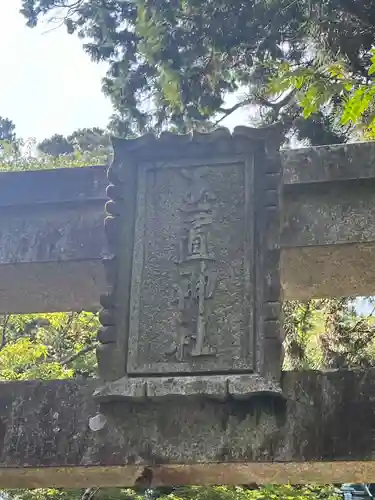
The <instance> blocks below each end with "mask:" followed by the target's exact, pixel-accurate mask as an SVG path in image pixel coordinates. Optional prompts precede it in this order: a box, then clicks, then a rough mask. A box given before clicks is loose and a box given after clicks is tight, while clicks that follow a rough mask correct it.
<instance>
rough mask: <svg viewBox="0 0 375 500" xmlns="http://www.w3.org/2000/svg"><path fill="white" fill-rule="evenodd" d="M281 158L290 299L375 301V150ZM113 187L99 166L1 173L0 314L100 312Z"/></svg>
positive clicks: (353, 147)
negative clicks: (364, 298)
mask: <svg viewBox="0 0 375 500" xmlns="http://www.w3.org/2000/svg"><path fill="white" fill-rule="evenodd" d="M281 157H282V161H283V165H284V195H283V200H282V206H283V213H284V215H283V221H282V228H283V230H282V234H281V245H282V252H281V274H282V281H283V293H284V298H301V299H306V298H309V297H323V296H340V295H366V294H371V293H373V283H374V277H373V276H372V274H373V273H372V272H371V269H372V268H373V262H374V258H375V233H374V221H373V219H374V214H373V208H372V207H373V205H374V204H373V199H374V195H373V194H372V193H373V192H375V182H374V181H375V167H374V164H375V163H374V158H375V144H374V143H371V142H370V143H359V144H347V145H340V146H321V147H315V148H306V149H300V150H290V151H283V152H282V154H281ZM107 184H108V181H107V179H106V172H105V167H103V166H98V167H90V168H87V167H86V168H75V169H58V170H53V171H39V172H12V173H0V219H1V224H0V227H1V228H4V229H2V230H1V231H0V243H1V244H0V310H1V312H15V313H28V312H42V311H67V310H81V309H91V308H97V307H98V306H99V295H100V293H101V292H102V291H105V288H106V282H105V274H104V272H103V266H102V264H101V259H102V257H103V256H108V257H109V256H110V249H109V248H108V245H107V242H106V235H105V233H104V230H103V218H104V214H103V206H104V204H105V202H106V200H107V194H106V192H105V188H106V185H107ZM271 195H272V193H270V194H269V196H271ZM332 214H335V217H332ZM351 214H352V215H351ZM20 232H21V233H22V235H21V236H20V239H17V240H14V237H13V236H12V235H14V234H20ZM36 235H37V236H38V237H37V238H36ZM39 241H40V242H41V243H40V244H39V243H38V242H39Z"/></svg>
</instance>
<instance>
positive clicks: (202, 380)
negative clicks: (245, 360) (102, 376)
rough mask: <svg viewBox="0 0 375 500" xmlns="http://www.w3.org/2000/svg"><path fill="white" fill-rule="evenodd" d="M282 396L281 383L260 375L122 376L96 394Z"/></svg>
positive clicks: (111, 397)
mask: <svg viewBox="0 0 375 500" xmlns="http://www.w3.org/2000/svg"><path fill="white" fill-rule="evenodd" d="M266 393H267V394H273V395H274V396H275V395H279V396H280V397H283V396H282V391H281V388H280V385H279V384H278V383H275V382H273V381H267V380H265V379H264V378H262V377H261V376H259V375H258V374H255V373H252V374H242V375H215V374H211V375H190V376H188V375H182V376H177V377H176V376H169V377H161V376H159V377H138V378H136V377H127V376H125V377H123V378H121V379H119V380H115V381H114V382H110V383H107V384H105V385H103V386H102V387H98V388H97V389H96V390H95V392H94V397H95V398H96V399H97V400H98V401H99V402H103V401H104V402H106V401H109V400H121V399H127V400H131V399H137V400H139V401H147V400H152V399H154V400H157V401H158V400H160V399H162V398H163V399H166V398H169V399H170V398H178V397H182V398H187V397H190V398H191V397H196V396H203V397H206V398H212V399H217V400H219V401H225V400H228V399H231V398H233V399H246V398H249V397H251V396H254V395H257V394H266Z"/></svg>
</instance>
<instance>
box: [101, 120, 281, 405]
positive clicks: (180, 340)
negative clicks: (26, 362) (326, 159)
mask: <svg viewBox="0 0 375 500" xmlns="http://www.w3.org/2000/svg"><path fill="white" fill-rule="evenodd" d="M278 141H279V139H278V138H276V139H275V130H274V129H265V130H262V129H260V130H253V129H249V128H245V127H240V128H237V129H236V130H235V131H234V133H233V134H232V135H231V134H230V133H229V132H228V131H227V130H226V129H224V130H223V129H219V130H217V131H215V132H213V133H211V134H198V135H192V136H174V135H172V134H164V135H163V136H162V137H161V138H160V139H155V138H154V137H153V136H144V137H142V138H139V139H135V140H130V141H125V140H117V141H115V142H114V150H115V158H114V162H113V165H112V166H111V168H110V170H109V180H110V182H111V185H110V186H109V188H108V195H109V197H110V198H111V201H110V202H108V203H107V212H108V215H109V216H108V217H107V219H106V230H107V235H108V240H109V244H110V247H111V250H112V252H113V257H112V258H110V259H108V260H107V261H106V262H105V266H106V269H107V274H108V281H109V285H110V288H109V291H108V293H107V294H105V295H104V296H103V297H102V305H103V311H102V313H101V316H100V318H101V322H102V324H103V328H102V329H101V331H100V333H99V340H100V341H101V344H102V345H101V346H100V347H99V349H98V361H99V369H100V374H101V376H102V378H103V379H104V380H107V381H108V380H109V381H111V380H112V381H113V380H117V381H118V380H119V379H122V378H124V379H126V384H125V385H126V387H127V389H126V390H125V393H126V391H130V393H131V392H132V391H133V392H134V391H135V392H134V396H135V393H136V397H139V394H143V393H144V395H145V396H147V392H148V391H149V392H150V390H151V389H150V388H151V387H152V391H151V392H152V394H160V393H163V394H164V393H165V387H170V388H176V387H179V391H180V392H181V386H182V385H183V384H184V382H183V381H184V380H185V381H186V387H188V386H189V387H190V388H191V387H193V386H194V387H195V389H194V391H193V392H194V393H196V392H197V389H196V384H198V385H199V384H202V383H203V379H204V384H203V385H202V387H203V386H204V387H205V392H210V391H211V390H212V387H213V385H212V384H210V380H208V379H209V377H213V376H214V377H215V384H214V385H215V391H216V392H218V393H220V394H222V393H223V388H222V387H221V388H220V390H218V389H217V388H218V384H219V382H218V380H221V379H220V376H222V377H223V378H222V384H224V385H223V387H224V392H225V391H227V392H228V387H234V388H236V387H237V389H236V390H238V391H239V393H241V394H243V393H244V388H243V387H242V389H239V383H238V380H241V381H242V382H243V381H244V384H245V386H246V384H247V385H248V387H250V385H251V386H252V387H258V392H259V391H260V392H264V391H268V392H279V391H280V389H279V386H278V384H277V382H278V378H279V374H280V365H281V358H282V356H281V341H282V338H281V333H280V317H279V316H280V278H279V233H280V230H279V198H280V196H279V194H280V193H279V191H280V185H281V169H280V165H281V162H280V158H279V154H278ZM232 375H233V376H237V378H236V381H234V380H233V381H231V379H230V376H232ZM239 375H241V377H240V378H238V376H239ZM166 376H172V377H175V376H178V383H177V382H176V383H170V382H168V383H167V384H166V383H165V380H166V379H165V377H166ZM184 376H185V377H187V378H184ZM244 376H245V378H244ZM246 376H248V377H250V378H251V381H250V378H246ZM132 377H135V378H136V382H134V383H132V382H131V381H129V379H131V378H132ZM142 377H144V378H142ZM218 377H219V379H218ZM228 377H229V378H228ZM158 380H159V381H160V384H162V387H163V391H161V390H160V389H155V384H157V383H158V382H157V381H158ZM176 380H177V379H176ZM213 380H214V379H211V382H212V381H213ZM254 380H256V381H258V382H257V383H254ZM242 382H241V383H242ZM267 383H268V385H267ZM181 384H182V385H181ZM118 387H119V385H118V383H117V386H116V390H115V392H116V393H117V394H119V393H121V390H122V389H121V390H119V389H118ZM135 388H136V389H135ZM107 389H108V388H107ZM171 390H172V389H171ZM173 390H174V389H173ZM173 390H172V392H173ZM191 390H193V389H191ZM110 392H111V391H109V392H108V390H107V392H106V394H107V396H108V395H110ZM198 392H199V391H198ZM251 392H257V391H256V390H255V389H253V390H252V391H251ZM245 393H247V391H246V390H245ZM125 396H126V394H125ZM130 396H131V394H130Z"/></svg>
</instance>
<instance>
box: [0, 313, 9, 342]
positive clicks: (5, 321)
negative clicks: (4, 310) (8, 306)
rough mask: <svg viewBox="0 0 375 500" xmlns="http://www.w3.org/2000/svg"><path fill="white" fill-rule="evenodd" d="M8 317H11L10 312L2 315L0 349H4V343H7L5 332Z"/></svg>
mask: <svg viewBox="0 0 375 500" xmlns="http://www.w3.org/2000/svg"><path fill="white" fill-rule="evenodd" d="M10 317H11V315H10V314H6V315H5V316H4V323H3V329H2V333H1V343H0V350H1V349H4V347H5V346H6V343H7V337H6V333H7V328H8V324H9V320H10Z"/></svg>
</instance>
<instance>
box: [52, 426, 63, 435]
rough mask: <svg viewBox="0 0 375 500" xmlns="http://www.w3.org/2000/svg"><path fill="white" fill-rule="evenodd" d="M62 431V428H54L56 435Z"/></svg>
mask: <svg viewBox="0 0 375 500" xmlns="http://www.w3.org/2000/svg"><path fill="white" fill-rule="evenodd" d="M60 431H61V429H60V427H54V428H53V432H54V433H55V434H57V433H58V432H60Z"/></svg>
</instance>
